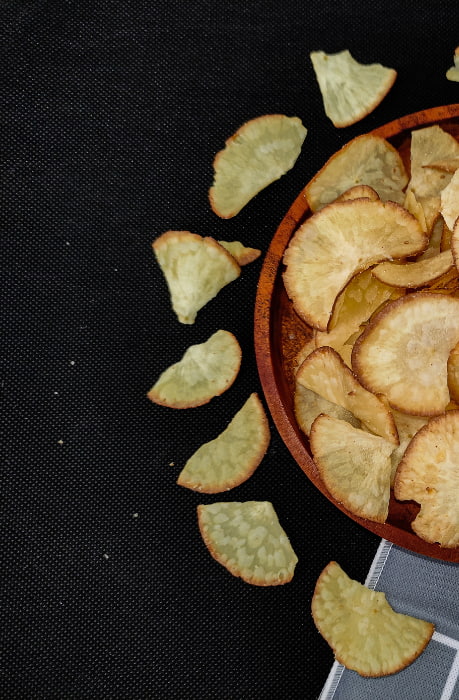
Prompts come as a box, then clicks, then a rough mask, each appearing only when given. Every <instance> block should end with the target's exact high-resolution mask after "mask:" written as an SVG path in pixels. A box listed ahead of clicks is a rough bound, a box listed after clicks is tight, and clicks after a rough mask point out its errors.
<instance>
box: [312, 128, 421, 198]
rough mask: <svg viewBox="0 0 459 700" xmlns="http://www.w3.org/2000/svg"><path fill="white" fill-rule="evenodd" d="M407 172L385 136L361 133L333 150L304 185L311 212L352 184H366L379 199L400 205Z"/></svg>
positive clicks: (406, 180) (403, 195)
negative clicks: (329, 156)
mask: <svg viewBox="0 0 459 700" xmlns="http://www.w3.org/2000/svg"><path fill="white" fill-rule="evenodd" d="M407 182H408V175H407V173H406V170H405V166H404V165H403V161H402V159H401V157H400V155H399V153H398V151H397V150H396V149H395V148H394V147H393V146H392V144H390V143H389V141H387V140H386V139H383V138H381V137H380V136H375V135H374V134H363V135H362V136H357V137H356V138H354V139H352V141H349V143H347V144H346V145H345V146H343V147H342V148H341V149H340V150H339V151H338V152H337V153H335V154H334V155H333V156H331V158H329V160H328V161H327V162H326V163H325V165H324V166H322V168H321V169H320V170H319V172H318V173H317V174H316V175H315V177H313V178H312V180H311V181H310V182H309V184H308V185H307V186H306V188H305V191H304V192H305V196H306V200H307V202H308V204H309V207H310V208H311V211H313V212H315V211H318V210H319V209H321V208H322V207H324V206H325V205H326V204H330V202H333V201H334V200H335V199H336V198H337V197H339V196H340V195H341V194H343V192H346V191H347V190H349V188H351V187H354V186H355V185H368V186H369V187H371V188H372V189H374V190H375V191H376V193H377V194H378V196H379V197H380V199H382V200H391V201H394V202H398V203H399V204H402V203H403V202H404V200H405V194H404V192H403V188H404V187H405V185H406V184H407Z"/></svg>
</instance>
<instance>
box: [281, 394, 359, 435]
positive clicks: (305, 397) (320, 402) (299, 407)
mask: <svg viewBox="0 0 459 700" xmlns="http://www.w3.org/2000/svg"><path fill="white" fill-rule="evenodd" d="M293 408H294V412H295V418H296V420H297V423H298V425H299V426H300V428H301V430H302V431H303V433H304V434H305V435H307V436H309V434H310V432H311V426H312V424H313V423H314V421H315V419H316V418H317V417H318V416H320V414H321V413H324V414H326V415H327V416H332V418H339V419H340V420H344V421H346V422H347V423H350V424H351V425H353V426H354V428H361V427H362V423H361V421H359V420H358V418H356V417H355V416H354V414H353V413H351V411H348V410H347V408H343V406H339V405H338V404H336V403H333V402H332V401H328V400H327V399H326V398H324V397H323V396H320V394H316V393H315V391H311V389H307V388H306V387H304V386H302V385H301V384H300V383H299V382H296V383H295V394H294V402H293Z"/></svg>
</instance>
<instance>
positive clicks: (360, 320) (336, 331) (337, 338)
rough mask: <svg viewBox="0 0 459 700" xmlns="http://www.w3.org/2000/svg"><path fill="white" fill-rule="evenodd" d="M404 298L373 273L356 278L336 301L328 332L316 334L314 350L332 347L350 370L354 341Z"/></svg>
mask: <svg viewBox="0 0 459 700" xmlns="http://www.w3.org/2000/svg"><path fill="white" fill-rule="evenodd" d="M402 294H403V292H402V291H400V290H397V289H394V288H393V287H391V286H389V285H387V284H384V283H383V282H380V281H379V280H378V279H376V277H374V276H373V275H372V271H371V270H365V271H364V272H361V273H360V274H358V275H355V276H354V277H353V278H352V279H351V280H350V282H349V283H348V284H347V285H346V286H345V288H344V289H343V291H342V292H341V293H340V294H339V295H338V297H337V299H336V302H335V305H334V307H333V312H332V316H331V319H330V322H329V324H328V331H315V332H314V335H313V347H314V348H318V347H321V346H324V345H328V346H329V347H332V348H333V349H334V350H336V351H337V352H338V353H339V354H340V355H341V357H342V358H343V360H344V362H346V364H347V365H348V366H349V367H350V366H351V352H352V345H353V342H354V341H353V340H351V339H353V338H354V337H356V336H357V335H360V333H361V332H362V330H363V324H365V323H366V322H367V321H368V319H369V318H370V317H371V316H372V315H373V314H374V313H375V312H376V311H377V310H379V309H380V308H381V307H382V305H383V304H385V303H386V302H387V301H389V300H391V299H397V298H398V297H399V296H401V295H402ZM303 359H305V357H303Z"/></svg>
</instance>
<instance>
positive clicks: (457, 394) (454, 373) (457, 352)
mask: <svg viewBox="0 0 459 700" xmlns="http://www.w3.org/2000/svg"><path fill="white" fill-rule="evenodd" d="M448 389H449V395H450V397H451V399H452V400H453V401H458V402H459V344H458V345H456V346H455V347H454V348H453V349H452V350H451V352H450V354H449V357H448Z"/></svg>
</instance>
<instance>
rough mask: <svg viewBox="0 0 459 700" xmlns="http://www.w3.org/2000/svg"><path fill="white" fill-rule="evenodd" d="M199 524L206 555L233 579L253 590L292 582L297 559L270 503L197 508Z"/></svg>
mask: <svg viewBox="0 0 459 700" xmlns="http://www.w3.org/2000/svg"><path fill="white" fill-rule="evenodd" d="M198 523H199V529H200V531H201V535H202V538H203V540H204V542H205V544H206V546H207V548H208V550H209V552H210V553H211V555H212V556H213V557H214V559H216V560H217V561H218V562H219V563H220V564H222V565H223V566H224V567H226V568H227V569H228V571H230V573H232V574H233V576H240V577H241V578H242V580H243V581H246V582H247V583H251V584H254V585H256V586H277V585H280V584H283V583H288V582H289V581H291V580H292V578H293V574H294V571H295V566H296V564H297V562H298V558H297V556H296V554H295V552H294V551H293V548H292V545H291V544H290V541H289V539H288V537H287V535H286V534H285V532H284V530H283V529H282V527H281V525H280V523H279V520H278V517H277V514H276V511H275V510H274V508H273V506H272V504H271V503H269V501H246V502H243V503H239V502H234V501H231V502H226V503H212V504H210V505H199V506H198Z"/></svg>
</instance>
